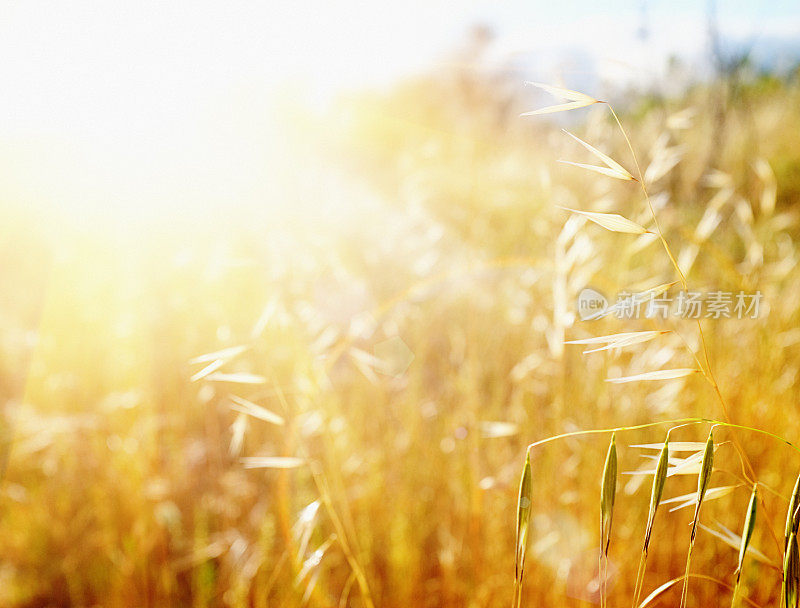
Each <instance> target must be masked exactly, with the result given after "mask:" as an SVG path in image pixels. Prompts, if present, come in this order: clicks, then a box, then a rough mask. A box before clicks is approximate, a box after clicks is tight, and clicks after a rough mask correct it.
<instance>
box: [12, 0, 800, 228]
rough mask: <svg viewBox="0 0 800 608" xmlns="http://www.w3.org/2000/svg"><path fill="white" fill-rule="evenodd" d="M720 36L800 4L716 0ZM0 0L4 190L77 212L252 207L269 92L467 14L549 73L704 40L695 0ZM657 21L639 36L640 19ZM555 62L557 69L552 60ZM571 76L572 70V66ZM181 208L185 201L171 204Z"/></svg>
mask: <svg viewBox="0 0 800 608" xmlns="http://www.w3.org/2000/svg"><path fill="white" fill-rule="evenodd" d="M717 4H718V7H717V12H718V14H719V20H720V29H721V30H722V33H723V35H724V36H729V37H735V38H739V39H753V40H755V42H756V44H757V45H758V44H759V43H760V41H764V40H770V39H775V38H778V39H786V40H791V39H794V40H796V39H798V34H800V7H798V6H797V4H796V2H793V1H788V0H787V1H773V2H752V1H744V0H741V1H736V2H734V1H730V0H728V1H726V0H718V3H717ZM646 7H647V8H646V11H644V12H643V11H642V4H641V2H640V1H637V0H629V1H624V0H615V1H610V2H596V1H589V0H578V1H574V2H560V3H558V2H552V1H541V0H536V1H531V0H528V1H522V0H513V1H509V2H505V3H498V2H491V1H468V2H464V3H461V4H460V5H457V4H456V3H454V2H452V1H449V0H426V1H424V2H390V3H386V2H379V1H376V0H373V1H364V2H356V1H354V0H339V1H338V2H322V1H320V2H307V3H303V2H297V1H296V0H290V1H287V0H265V1H263V2H240V1H236V0H232V1H231V2H225V3H223V2H217V3H214V2H208V1H202V0H200V1H195V2H185V3H182V2H148V1H137V2H120V1H114V0H110V1H106V2H99V1H97V2H82V1H73V2H69V3H67V2H41V1H36V0H20V1H8V0H0V13H1V15H2V16H1V17H0V57H2V61H0V82H1V83H2V86H3V94H2V95H0V196H2V200H3V201H4V203H3V204H6V202H7V201H9V200H10V201H17V202H24V203H29V204H35V205H37V206H51V207H55V208H60V209H66V210H69V211H70V212H73V210H74V213H78V214H80V213H88V212H92V213H98V212H100V213H112V211H111V210H112V209H113V210H115V211H113V213H118V212H119V211H120V210H121V211H122V213H123V215H125V214H127V215H128V216H136V215H138V214H152V213H153V212H155V211H156V210H157V209H161V208H164V207H166V208H170V209H173V210H175V209H181V208H188V207H190V206H196V205H197V204H201V205H210V204H220V203H222V204H228V203H230V204H233V203H234V202H241V201H248V202H250V203H260V202H263V201H264V200H265V199H266V198H268V197H269V188H268V187H267V186H266V185H265V182H266V181H268V180H269V171H268V170H267V169H266V166H267V165H268V164H269V161H270V158H273V157H274V156H275V155H276V154H279V153H280V152H279V150H278V149H277V144H276V142H275V141H274V140H270V139H269V135H268V133H269V132H270V124H269V123H270V112H269V108H270V104H271V97H272V95H273V93H274V92H275V91H276V90H277V88H278V86H279V84H280V85H281V86H283V85H285V84H286V83H291V84H292V86H295V87H298V88H299V90H302V91H304V92H305V93H306V94H307V95H308V96H309V98H310V99H312V100H314V99H317V100H324V99H326V98H327V97H328V96H329V95H330V94H331V93H332V92H336V91H339V90H343V89H347V88H351V87H356V86H357V87H365V86H376V85H377V86H380V85H382V84H385V83H387V82H391V81H392V80H393V79H395V78H397V77H398V76H401V75H402V74H407V73H411V72H413V71H414V70H417V69H421V68H424V67H425V66H426V65H430V64H431V63H432V62H434V61H437V60H443V59H446V57H447V53H448V52H449V51H451V50H452V49H454V48H455V47H456V46H457V45H458V44H459V43H460V42H462V41H463V40H464V36H465V32H466V31H467V30H468V29H469V28H470V26H472V25H475V24H477V23H482V24H487V25H489V26H490V27H491V28H492V29H493V30H494V32H495V34H496V36H497V43H496V48H495V55H496V56H497V57H499V58H505V57H509V56H512V55H514V56H519V57H524V58H526V60H527V61H529V62H530V63H531V68H530V69H531V75H532V76H536V77H538V78H539V79H552V78H557V77H558V76H559V75H560V74H559V73H558V72H559V70H558V69H557V68H558V66H559V65H560V64H559V60H560V58H561V57H562V55H563V53H564V52H565V51H569V53H570V54H571V56H573V57H575V56H577V57H584V58H585V62H579V63H580V65H579V66H578V68H575V67H574V66H575V64H574V62H573V69H576V70H577V71H578V72H580V71H582V70H583V68H584V67H585V68H586V72H587V73H592V74H597V75H599V76H601V77H603V78H623V79H626V80H627V79H639V80H648V79H650V78H652V77H653V75H654V74H656V73H657V68H656V65H657V64H658V63H659V62H660V61H661V60H662V59H663V58H664V57H666V56H667V55H669V54H670V53H674V52H676V53H679V54H681V55H683V56H687V57H692V56H693V55H695V54H697V53H699V52H701V51H702V49H703V48H704V45H705V44H706V37H705V28H706V25H705V12H706V3H705V2H700V3H698V2H689V1H685V0H658V1H651V2H647V3H646ZM643 15H644V16H645V18H646V23H647V24H648V27H649V32H650V38H649V42H648V45H647V47H643V46H642V43H641V41H640V40H639V39H638V38H637V36H636V32H637V29H638V28H639V27H640V26H641V25H642V23H643ZM561 67H562V68H563V65H562V66H561ZM567 76H569V75H567ZM181 206H184V207H181Z"/></svg>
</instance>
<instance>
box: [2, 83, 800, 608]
mask: <svg viewBox="0 0 800 608" xmlns="http://www.w3.org/2000/svg"><path fill="white" fill-rule="evenodd" d="M541 88H543V89H544V91H543V93H544V94H545V95H549V94H550V93H553V94H555V95H556V97H560V98H562V101H563V103H561V104H560V103H559V102H556V106H555V107H550V108H547V112H548V113H554V114H553V116H554V117H555V118H558V117H561V116H575V115H580V119H578V120H576V121H575V122H569V121H567V122H565V123H564V124H565V126H567V127H568V129H569V131H570V135H565V134H564V133H561V132H559V130H558V129H554V128H552V127H551V126H548V124H547V123H546V122H545V120H544V119H541V120H540V119H538V118H537V117H536V116H534V117H530V118H525V119H523V120H520V119H519V117H518V114H519V111H520V110H521V109H527V108H528V107H538V106H530V105H528V104H530V103H534V102H535V100H534V99H532V98H531V99H528V98H526V97H524V96H525V95H528V94H530V95H533V94H534V91H535V90H537V89H535V88H532V89H530V90H528V91H526V92H525V93H520V92H519V87H518V86H517V85H516V83H511V82H507V81H504V80H502V79H499V78H495V79H492V80H489V81H487V80H486V79H485V78H484V77H481V76H475V75H472V74H468V73H465V74H459V75H456V76H448V77H444V78H443V77H441V76H440V75H435V76H434V77H432V78H421V79H419V80H418V81H411V82H408V83H406V84H404V85H402V86H399V87H398V88H396V89H395V90H393V91H391V92H387V93H383V94H373V95H366V94H365V95H361V96H359V97H357V98H354V99H350V100H346V101H343V102H342V104H341V106H340V107H339V108H337V109H336V110H335V111H334V112H333V113H332V114H331V115H329V116H324V117H320V119H319V122H318V123H314V122H313V121H312V120H311V119H309V118H308V114H307V113H303V114H304V119H303V120H304V122H303V123H301V124H299V125H298V126H297V129H296V131H295V132H294V133H292V134H291V135H292V137H291V141H293V142H294V143H293V146H294V148H292V149H289V148H288V147H287V158H286V163H287V165H286V171H285V172H284V176H283V177H284V179H285V183H282V184H280V188H281V190H280V192H281V195H282V196H285V200H286V202H287V205H286V206H287V207H289V208H291V209H292V210H293V211H296V212H297V215H294V216H292V215H290V216H289V217H286V218H270V221H263V218H258V217H255V216H253V217H247V218H232V219H231V220H230V221H226V222H217V223H215V224H214V225H202V224H198V225H196V226H192V227H187V228H184V229H183V231H182V232H181V231H177V230H176V231H174V232H169V233H165V234H157V233H154V234H147V235H137V236H136V237H134V238H131V240H130V241H125V240H124V239H122V240H120V237H118V236H117V235H104V234H93V235H88V236H87V235H86V234H83V233H70V229H69V227H68V225H67V224H62V223H59V222H53V221H52V220H50V223H48V220H47V218H41V217H36V216H31V215H28V212H27V211H25V210H19V211H18V212H16V213H17V216H16V218H15V221H14V225H15V227H16V228H19V227H25V228H26V230H18V229H16V228H15V230H14V231H13V232H11V231H9V228H8V227H7V226H8V225H6V226H1V227H0V234H1V235H2V237H3V238H2V239H0V243H5V244H7V245H3V247H4V255H5V256H6V259H8V261H9V264H8V266H7V267H4V268H3V270H2V272H1V273H0V280H2V281H3V283H2V288H3V289H2V293H3V294H4V296H3V298H2V300H0V328H1V329H2V331H0V354H1V355H2V356H0V378H1V380H0V392H1V394H2V401H3V403H4V404H5V405H4V409H3V417H2V420H3V422H4V425H5V426H4V432H3V452H2V463H3V467H4V468H3V470H4V478H3V484H2V490H1V491H2V497H1V498H0V508H2V518H0V555H2V556H3V558H2V560H1V561H0V580H1V581H2V584H0V604H2V605H4V606H17V607H22V606H30V607H33V606H67V605H73V606H106V607H109V608H114V607H122V606H166V605H173V606H178V605H187V606H188V605H191V606H194V607H197V608H201V607H205V606H231V607H235V608H241V607H245V606H315V607H330V606H353V607H361V606H376V607H378V606H380V607H389V608H391V607H393V606H397V607H401V606H402V607H405V606H420V607H425V606H431V607H433V606H436V607H440V606H441V607H456V606H459V607H460V606H475V607H477V606H508V604H509V603H512V602H513V603H514V604H516V605H519V606H529V605H548V606H562V605H563V606H581V605H586V603H587V602H594V603H600V604H602V605H608V606H622V605H631V606H657V605H662V606H678V605H681V604H685V605H686V606H717V605H728V604H732V605H748V606H754V607H756V608H758V607H766V606H777V605H779V604H780V602H783V603H784V605H785V606H787V607H788V606H792V605H796V601H797V599H796V598H797V587H798V567H799V566H798V563H800V560H799V559H798V547H797V541H796V537H797V525H798V520H800V510H799V509H798V508H797V504H798V493H799V492H800V490H798V488H800V485H798V484H795V490H794V492H793V493H792V492H791V490H792V487H791V486H792V482H793V481H794V480H795V479H797V478H798V469H800V466H799V465H800V458H798V454H797V451H798V449H797V444H796V442H795V439H796V438H797V437H798V435H799V434H800V424H798V422H797V421H798V417H797V416H796V413H797V412H796V405H795V401H796V399H795V397H796V394H797V390H798V386H800V377H799V376H798V374H800V330H798V322H800V317H798V314H799V313H798V309H797V305H796V303H797V302H798V301H800V271H798V269H797V264H796V262H797V260H798V257H800V254H798V249H797V244H796V243H797V238H798V221H797V214H796V211H795V207H796V205H797V202H798V196H799V195H800V186H799V185H798V184H800V182H799V181H798V179H797V167H798V166H800V147H799V144H798V142H797V138H796V137H795V136H794V133H795V132H796V127H797V125H798V124H800V110H799V108H800V103H798V101H800V90H798V87H797V84H796V82H794V81H788V82H777V81H773V80H770V79H765V80H759V79H754V80H753V81H752V82H751V83H750V84H749V85H748V86H747V87H744V88H743V89H742V91H741V98H737V99H732V100H730V103H729V104H728V110H727V112H726V113H725V116H724V118H725V122H724V124H719V123H718V114H717V113H715V112H713V111H712V110H711V108H712V107H713V104H712V100H711V99H710V98H709V95H712V93H711V92H710V91H709V89H707V88H704V87H696V88H694V89H691V90H690V91H689V92H688V93H687V94H686V96H685V97H683V98H681V99H678V100H670V99H667V100H658V99H654V100H650V101H649V106H648V107H646V108H645V107H644V106H642V107H643V109H641V110H640V111H639V110H637V108H636V107H633V106H632V107H630V108H626V111H625V112H624V113H623V112H619V118H618V115H617V114H615V113H614V112H613V110H612V109H611V108H610V106H609V105H608V104H605V103H602V102H599V101H597V100H595V99H593V98H590V97H588V96H586V95H583V94H579V93H574V92H571V91H566V90H563V89H559V88H554V87H544V86H543V87H541ZM521 96H522V98H521ZM523 105H524V107H523ZM564 110H569V112H568V114H564V113H563V111H564ZM543 112H544V111H543V110H541V111H539V112H538V113H543ZM287 120H288V119H287ZM623 126H624V127H625V129H623ZM720 130H721V132H723V133H724V138H722V140H721V141H722V142H723V143H722V144H721V145H720V146H719V147H718V148H713V149H712V147H711V146H712V145H713V144H712V141H714V140H713V138H712V137H711V134H712V133H715V132H720ZM572 132H575V135H571V133H572ZM288 140H289V138H287V141H288ZM321 140H322V142H321ZM322 144H324V145H322ZM298 158H299V159H300V160H301V161H302V162H299V163H298V162H297V160H298ZM558 158H562V159H565V160H567V161H568V162H567V163H566V164H564V163H556V162H555V160H556V159H558ZM575 165H577V166H575ZM296 166H301V167H302V168H303V170H302V172H301V173H300V172H297V171H296V170H295V169H292V167H296ZM319 201H324V202H325V203H326V204H325V205H322V206H320V205H319V204H318V203H319ZM307 209H314V210H315V211H314V214H305V213H304V210H307ZM333 226H335V227H336V230H333V229H331V227H333ZM22 234H24V238H22V237H21V236H20V235H22ZM15 235H16V236H15ZM42 268H46V269H47V271H46V272H43V271H42ZM587 285H592V286H594V287H595V288H597V289H600V290H602V291H603V292H605V293H606V294H607V295H611V294H614V293H616V292H617V291H619V290H621V289H627V290H629V291H636V292H641V293H645V294H651V293H652V294H657V295H660V294H665V293H666V294H675V293H676V292H677V291H679V290H681V289H683V288H684V287H686V286H689V287H694V288H697V289H701V290H703V291H709V290H712V289H723V290H725V291H734V292H735V291H739V290H740V289H741V290H745V291H755V290H756V289H759V290H761V291H762V293H763V294H764V299H763V302H764V306H765V308H764V309H763V311H762V314H761V315H760V316H759V318H758V319H753V320H746V321H745V320H743V321H738V320H730V321H725V320H720V321H711V320H708V321H703V322H702V323H695V322H693V321H683V320H672V319H670V320H669V321H665V322H661V321H659V320H657V319H639V320H627V321H621V320H617V319H615V318H614V317H613V315H609V316H606V317H603V318H598V319H596V320H592V321H580V320H579V319H578V318H577V317H576V315H575V313H574V312H573V311H574V306H573V302H574V301H575V298H576V297H577V294H578V293H579V292H580V291H581V290H582V289H583V288H584V287H585V286H587ZM405 347H407V348H408V351H410V354H412V355H413V360H412V361H411V362H410V365H409V364H408V361H409V352H407V351H405V350H404V348H405ZM582 351H586V352H585V354H584V353H583V352H582ZM206 353H207V354H206ZM406 366H407V367H406ZM789 442H792V443H789ZM604 458H605V460H604ZM522 462H524V463H525V465H524V468H523V472H522V476H521V478H520V463H522ZM604 462H605V466H604ZM598 501H599V504H598ZM514 510H516V513H517V516H516V527H515V526H514V521H513V519H514V518H513V517H512V515H511V514H512V511H514ZM612 524H613V525H612ZM781 527H783V528H781ZM781 529H783V531H784V534H783V538H781V535H780V531H781ZM512 547H513V548H514V549H512ZM515 562H516V568H515Z"/></svg>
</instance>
